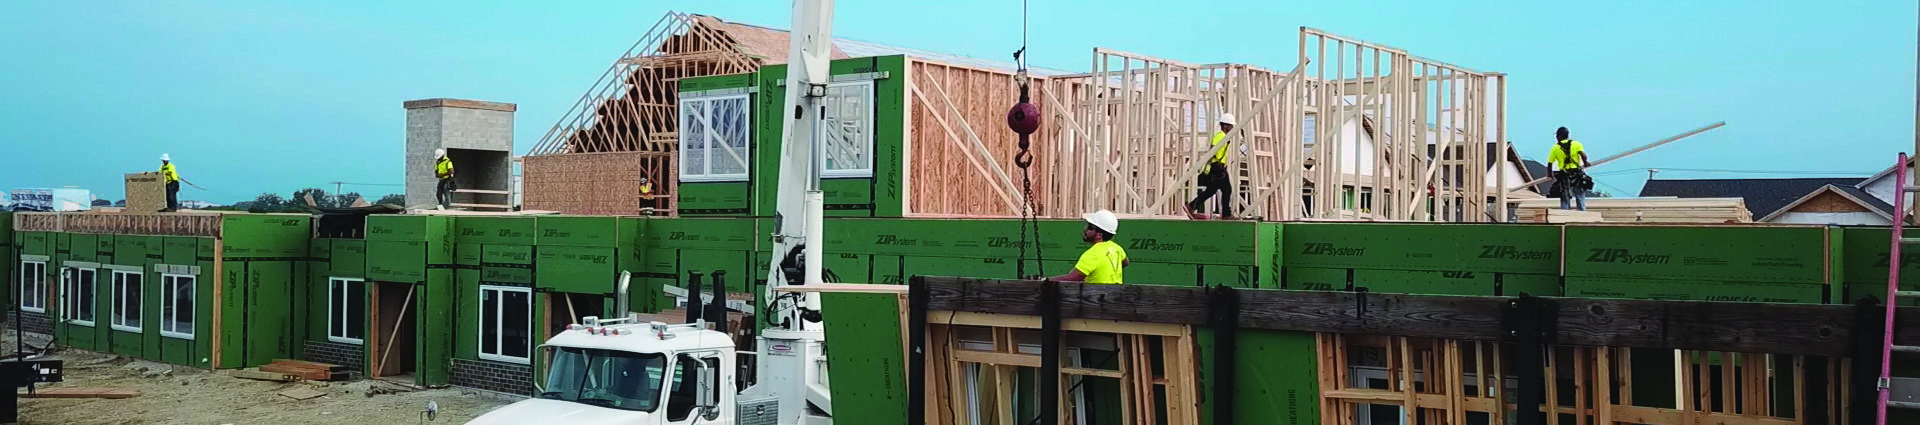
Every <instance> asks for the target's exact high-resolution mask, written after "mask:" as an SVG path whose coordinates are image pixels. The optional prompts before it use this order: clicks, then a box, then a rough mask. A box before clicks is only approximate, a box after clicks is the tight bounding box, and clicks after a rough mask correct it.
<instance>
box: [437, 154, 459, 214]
mask: <svg viewBox="0 0 1920 425" xmlns="http://www.w3.org/2000/svg"><path fill="white" fill-rule="evenodd" d="M433 156H434V158H435V159H434V162H433V176H434V177H435V178H438V179H440V183H439V184H438V185H437V186H435V187H434V190H433V196H434V200H435V201H439V202H440V205H437V206H435V207H436V209H442V210H444V209H447V208H448V207H451V206H453V191H454V190H455V189H457V187H455V185H454V183H453V160H452V159H448V158H447V150H446V149H434V150H433Z"/></svg>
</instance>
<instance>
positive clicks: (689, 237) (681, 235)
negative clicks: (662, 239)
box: [667, 232, 700, 241]
mask: <svg viewBox="0 0 1920 425" xmlns="http://www.w3.org/2000/svg"><path fill="white" fill-rule="evenodd" d="M667 240H670V241H697V240H700V235H696V234H691V233H687V232H672V233H668V234H667Z"/></svg>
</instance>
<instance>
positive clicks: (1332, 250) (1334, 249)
mask: <svg viewBox="0 0 1920 425" xmlns="http://www.w3.org/2000/svg"><path fill="white" fill-rule="evenodd" d="M1366 252H1367V249H1366V248H1353V247H1339V246H1333V244H1330V243H1320V242H1316V243H1309V244H1307V249H1306V250H1305V251H1301V252H1300V253H1301V254H1304V255H1330V256H1335V257H1357V256H1360V255H1362V254H1366Z"/></svg>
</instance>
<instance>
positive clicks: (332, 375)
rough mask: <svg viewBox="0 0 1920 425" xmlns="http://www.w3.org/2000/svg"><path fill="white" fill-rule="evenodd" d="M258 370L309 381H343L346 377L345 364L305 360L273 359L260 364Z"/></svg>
mask: <svg viewBox="0 0 1920 425" xmlns="http://www.w3.org/2000/svg"><path fill="white" fill-rule="evenodd" d="M260 371H261V372H267V373H274V374H281V375H292V376H298V377H300V379H306V380H310V381H345V380H347V379H348V376H347V375H348V374H347V367H346V366H341V365H336V364H326V363H316V362H309V361H305V360H289V359H275V360H274V361H273V362H272V363H267V364H264V365H260Z"/></svg>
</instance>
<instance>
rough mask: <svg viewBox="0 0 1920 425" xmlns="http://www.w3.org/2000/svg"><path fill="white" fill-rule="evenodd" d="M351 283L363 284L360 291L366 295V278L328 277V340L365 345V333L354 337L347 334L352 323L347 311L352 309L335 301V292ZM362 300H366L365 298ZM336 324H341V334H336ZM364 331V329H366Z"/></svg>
mask: <svg viewBox="0 0 1920 425" xmlns="http://www.w3.org/2000/svg"><path fill="white" fill-rule="evenodd" d="M349 283H352V284H359V285H361V290H360V293H361V294H362V295H365V294H366V293H367V292H366V291H367V289H366V285H367V280H366V279H362V278H357V277H328V278H327V340H328V341H333V342H338V343H342V344H354V345H365V344H366V343H367V340H366V338H365V334H362V335H361V336H362V337H361V338H354V337H351V336H347V335H349V333H348V332H347V331H348V329H347V327H348V326H347V324H349V323H352V321H351V318H348V317H347V313H350V312H351V310H352V309H351V308H349V306H342V305H338V304H335V303H334V302H333V300H334V292H335V291H340V290H341V289H340V288H341V287H343V286H344V284H349ZM349 293H351V291H349ZM341 298H345V297H344V296H343V297H341ZM362 301H364V299H363V300H362ZM363 310H364V309H363ZM335 325H339V329H337V330H339V331H340V332H341V333H340V334H339V335H335V334H334V331H335V330H336V329H335V328H334V326H335ZM362 331H364V329H363V330H362Z"/></svg>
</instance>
